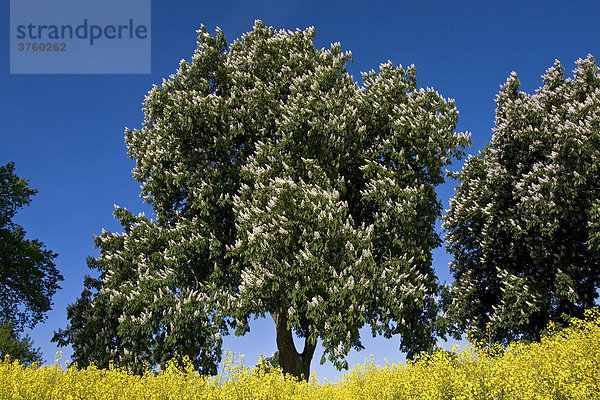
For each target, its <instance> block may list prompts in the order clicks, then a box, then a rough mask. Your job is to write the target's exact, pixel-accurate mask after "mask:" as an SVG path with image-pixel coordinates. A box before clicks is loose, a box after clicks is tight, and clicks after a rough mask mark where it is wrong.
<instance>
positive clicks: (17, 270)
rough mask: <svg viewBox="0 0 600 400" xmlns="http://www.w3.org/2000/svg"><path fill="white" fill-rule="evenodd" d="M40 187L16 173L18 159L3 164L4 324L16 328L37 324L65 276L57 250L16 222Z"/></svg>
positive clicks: (0, 258) (0, 256)
mask: <svg viewBox="0 0 600 400" xmlns="http://www.w3.org/2000/svg"><path fill="white" fill-rule="evenodd" d="M35 193H37V190H35V189H32V188H30V187H29V186H28V184H27V180H25V179H23V178H19V177H18V176H17V175H15V173H14V163H12V162H11V163H8V164H6V165H4V166H0V324H4V323H6V322H10V323H11V324H12V326H13V327H14V329H17V330H22V329H23V328H24V327H33V326H34V325H35V324H37V323H38V322H40V321H42V320H43V319H44V318H45V315H44V314H45V313H46V312H47V311H49V310H50V309H51V306H52V302H51V299H52V296H53V295H54V293H55V292H56V290H57V289H60V286H59V285H58V283H57V282H58V281H61V280H63V277H62V276H61V275H60V274H59V272H58V270H57V269H56V266H55V264H54V261H53V260H54V258H56V256H57V255H56V254H54V253H53V252H51V251H50V250H46V249H45V248H44V243H42V242H40V241H38V240H35V239H34V240H29V239H25V233H26V232H25V230H24V229H23V228H22V227H20V226H19V225H17V224H15V223H14V222H12V219H13V217H14V216H15V214H16V212H17V210H18V209H19V208H21V207H24V206H26V205H28V204H29V203H30V202H31V197H32V196H33V195H34V194H35Z"/></svg>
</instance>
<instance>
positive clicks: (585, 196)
mask: <svg viewBox="0 0 600 400" xmlns="http://www.w3.org/2000/svg"><path fill="white" fill-rule="evenodd" d="M576 64H577V68H576V69H575V71H574V77H573V78H572V79H571V78H569V79H565V76H564V68H563V66H562V65H561V64H560V63H559V62H558V61H556V63H555V64H554V66H553V67H552V68H550V69H548V70H547V72H546V74H545V75H544V76H543V81H544V85H543V86H542V87H541V88H539V89H538V90H537V91H536V93H535V94H533V95H528V94H526V93H523V92H521V91H519V87H520V82H519V80H518V78H517V75H516V74H515V73H513V74H512V75H511V76H510V77H509V78H508V80H507V82H506V84H505V85H504V86H502V89H501V91H500V93H499V94H498V96H497V98H496V104H497V109H496V127H495V128H494V130H493V137H492V139H491V142H490V143H489V144H488V145H487V146H486V148H485V149H484V150H483V151H482V152H480V153H479V154H478V155H477V156H475V157H470V158H469V159H468V160H467V162H466V164H465V166H464V168H463V170H462V173H461V174H460V186H458V188H457V189H456V193H455V196H454V199H452V200H451V202H450V210H449V212H448V213H447V215H446V216H445V222H444V227H445V230H446V232H447V236H446V240H447V242H448V249H449V251H450V252H451V253H452V254H453V255H454V261H453V262H452V264H451V270H452V273H453V275H454V278H455V282H454V283H453V284H452V287H451V296H452V298H453V300H452V304H451V307H450V311H451V314H452V315H454V317H455V318H456V319H457V320H458V321H459V322H460V325H461V326H462V327H463V328H468V329H470V330H471V331H472V332H473V333H474V335H475V336H476V337H479V338H483V337H485V336H486V335H487V334H486V325H487V324H488V323H491V324H492V325H491V328H492V331H493V339H494V340H495V341H500V342H508V341H511V340H517V339H529V340H535V339H537V338H539V335H540V333H541V332H542V331H543V329H544V328H545V327H546V326H547V324H548V322H549V321H550V320H553V321H556V322H557V323H559V324H560V323H561V322H562V323H563V324H564V323H565V322H566V321H567V320H568V319H569V318H570V317H574V316H577V317H581V316H582V315H583V310H584V309H585V308H590V307H592V306H593V305H594V300H595V299H596V298H597V297H598V294H597V290H598V287H599V285H600V248H599V244H600V235H599V227H600V73H599V69H598V67H597V66H596V61H595V59H594V58H593V57H592V56H588V57H587V58H586V59H585V60H581V59H580V60H578V61H577V63H576ZM488 333H489V332H488Z"/></svg>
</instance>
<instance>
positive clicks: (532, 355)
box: [0, 310, 600, 400]
mask: <svg viewBox="0 0 600 400" xmlns="http://www.w3.org/2000/svg"><path fill="white" fill-rule="evenodd" d="M0 399H53V400H62V399H86V400H87V399H89V400H93V399H103V400H108V399H111V400H112V399H131V400H135V399H148V400H150V399H156V400H158V399H215V400H221V399H223V400H225V399H315V400H317V399H323V400H337V399H340V400H342V399H343V400H347V399H469V400H471V399H582V400H583V399H585V400H589V399H600V313H599V312H598V310H589V311H588V312H586V318H585V319H583V320H580V319H573V320H572V321H571V323H570V326H569V327H568V328H566V329H564V330H562V331H558V332H557V331H552V330H551V333H550V334H549V335H547V336H546V337H544V338H543V339H542V340H541V341H540V342H539V343H532V344H528V345H525V344H522V343H516V344H513V345H511V346H509V347H508V348H507V349H501V348H493V347H492V348H490V347H489V346H485V344H481V343H479V344H478V343H475V344H471V345H470V346H468V347H467V348H465V349H462V350H460V349H453V351H451V352H449V351H438V352H436V353H434V354H433V355H430V356H426V355H424V356H422V357H421V358H420V359H419V360H417V361H415V362H408V363H407V364H401V365H396V364H392V365H385V366H376V365H374V363H372V362H371V363H366V364H364V365H357V366H355V367H354V368H353V369H352V370H351V371H349V373H348V374H347V375H345V377H344V378H343V379H341V380H339V381H337V382H335V383H325V384H320V383H319V382H318V381H317V379H316V378H315V376H314V375H313V376H312V378H311V379H310V381H309V382H308V383H305V382H297V381H294V380H293V379H292V378H291V377H289V376H283V375H282V374H281V373H280V372H278V371H271V372H266V371H265V369H264V368H261V367H255V368H248V367H245V366H244V365H243V356H242V357H234V356H233V355H231V354H229V353H227V357H226V359H225V362H224V366H223V372H222V373H221V374H219V375H217V376H216V377H204V376H199V375H198V374H197V373H196V372H195V371H193V370H192V368H191V367H190V364H189V363H188V364H187V365H184V366H178V365H177V364H176V363H174V362H171V363H169V364H168V365H167V366H166V367H165V368H164V370H162V371H160V372H159V373H153V372H150V371H148V372H146V374H144V375H143V376H135V375H132V374H129V373H128V372H127V371H126V370H124V369H122V368H117V367H114V366H113V367H111V368H109V369H106V370H101V369H97V368H95V367H93V366H90V367H88V368H86V369H80V370H78V369H77V368H76V366H73V365H71V366H69V367H68V368H66V369H63V368H61V367H60V366H59V365H58V364H57V363H55V364H54V365H52V366H49V367H40V366H38V365H32V366H24V365H22V364H20V363H19V362H18V361H10V359H9V358H8V357H7V358H6V359H5V360H4V361H3V362H2V363H1V364H0Z"/></svg>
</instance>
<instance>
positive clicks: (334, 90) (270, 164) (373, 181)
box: [56, 21, 469, 379]
mask: <svg viewBox="0 0 600 400" xmlns="http://www.w3.org/2000/svg"><path fill="white" fill-rule="evenodd" d="M198 34H199V36H198V38H199V41H198V49H197V50H196V52H195V53H194V55H193V57H192V59H191V61H189V62H188V61H181V63H180V67H179V69H178V71H177V72H176V73H175V74H173V75H171V76H170V77H169V79H168V80H164V81H163V83H162V85H161V86H155V87H154V88H153V89H152V90H151V91H150V92H149V94H148V96H147V97H146V99H145V103H144V104H145V107H144V112H145V119H144V123H143V126H142V127H141V129H139V130H127V131H126V142H127V145H128V148H129V155H130V157H132V158H134V159H135V161H136V167H135V169H134V170H133V175H134V177H135V179H137V180H138V181H139V182H141V184H142V195H143V196H144V198H145V201H146V202H148V203H149V204H151V205H152V207H153V209H154V213H155V215H156V219H155V220H149V219H146V218H145V217H143V216H138V217H135V216H133V215H132V214H131V213H129V212H128V211H126V210H121V209H117V211H116V215H117V217H118V218H119V219H120V220H121V223H122V224H123V225H124V227H125V232H124V233H122V234H117V233H108V232H105V233H103V234H102V235H101V236H99V237H98V238H97V239H96V244H97V245H98V246H99V247H100V256H99V258H97V259H93V260H91V261H90V262H91V265H92V266H94V267H96V268H98V270H99V271H100V277H99V278H98V279H97V280H91V278H90V280H89V285H88V286H89V288H88V289H86V290H87V292H85V293H84V294H83V295H82V297H81V298H80V299H79V301H78V303H76V304H75V305H73V306H72V308H71V309H70V314H69V317H70V319H71V325H70V326H69V327H68V328H67V330H66V331H62V332H59V334H57V338H56V339H57V340H62V343H64V344H67V343H73V345H74V350H75V357H78V358H79V359H80V360H82V359H83V358H84V356H86V357H88V356H89V355H90V354H95V356H94V357H104V355H101V354H106V351H108V352H111V354H112V355H113V356H114V357H117V358H118V360H119V361H121V362H122V363H125V364H128V365H131V364H132V363H135V362H143V361H148V360H151V361H156V362H158V361H162V360H165V359H166V358H168V357H172V356H174V357H182V356H184V355H187V356H189V357H190V358H191V359H192V360H193V361H194V362H195V363H196V365H200V366H203V368H204V369H205V370H206V371H207V372H214V366H215V363H216V362H217V361H218V359H219V355H220V352H219V350H220V344H221V342H220V340H221V339H220V337H221V335H222V334H224V333H227V332H228V329H232V328H233V329H235V331H236V334H240V335H241V334H244V333H245V332H247V331H248V330H249V325H248V321H249V319H250V318H252V317H255V318H257V317H264V316H267V315H269V316H270V317H272V318H273V320H274V321H275V326H276V333H277V347H278V358H279V363H280V365H281V367H282V368H283V371H284V372H287V373H291V374H293V375H295V376H297V377H300V376H304V378H305V379H307V378H308V376H309V371H310V362H311V360H312V358H313V355H314V351H315V347H316V344H317V342H318V341H319V340H321V341H322V343H323V347H324V349H325V353H324V354H323V357H322V359H321V361H322V362H325V361H326V360H327V359H329V360H330V361H332V362H333V363H335V365H336V366H338V367H339V368H341V367H346V366H347V363H345V362H344V357H345V355H347V354H348V352H349V351H350V349H351V348H361V347H362V346H361V341H360V335H359V329H360V328H361V327H363V326H364V325H366V324H369V325H370V326H371V327H372V333H373V335H375V334H382V335H385V336H386V337H390V336H391V335H394V334H400V337H401V339H400V348H401V349H402V350H404V351H406V352H408V353H409V357H410V356H413V355H414V354H416V353H418V352H420V351H423V350H429V349H431V348H432V347H433V345H434V344H435V338H436V336H437V335H439V334H443V333H444V332H445V330H446V326H445V325H444V320H443V319H442V318H440V317H439V304H438V302H437V300H436V299H437V295H438V294H439V289H440V288H439V285H438V282H437V279H436V277H435V275H434V272H433V269H432V267H431V258H432V256H431V250H432V249H433V248H435V247H437V246H439V244H440V239H439V237H438V235H437V234H436V232H435V230H434V225H435V221H436V218H437V217H439V216H440V212H441V206H440V202H439V201H438V199H437V197H436V193H435V190H434V189H435V187H436V186H437V185H438V184H440V183H442V182H443V180H444V173H443V172H442V171H443V169H444V167H445V166H447V165H448V164H450V162H451V160H452V159H453V158H455V157H461V156H462V150H463V148H464V147H465V146H466V145H467V144H468V142H469V138H468V136H467V135H465V134H459V133H456V132H455V126H456V123H457V119H458V111H457V110H456V108H455V106H454V103H453V101H451V100H446V99H444V98H443V97H441V96H440V95H439V94H438V93H437V92H435V91H433V90H432V89H428V90H423V89H420V90H418V89H417V86H416V78H415V74H416V70H415V68H414V67H410V68H408V69H406V70H405V69H403V68H402V67H395V66H394V65H392V64H391V63H387V64H383V65H381V66H380V69H379V72H375V71H371V72H369V73H366V74H363V77H362V78H363V83H364V85H363V86H359V85H358V84H356V83H355V82H354V81H353V78H352V77H351V76H350V75H349V74H348V72H347V70H346V64H347V62H348V61H351V60H352V57H351V55H350V54H349V53H344V52H343V51H342V49H341V46H340V45H339V44H333V45H332V46H331V47H330V48H329V49H328V50H324V49H320V50H319V49H316V48H315V46H314V44H313V38H314V35H315V30H314V29H313V28H309V29H306V30H304V31H301V30H297V31H295V32H289V31H276V30H275V29H273V28H270V27H266V26H265V25H264V24H263V23H262V22H260V21H257V22H256V23H255V26H254V29H253V30H252V31H251V32H249V33H247V34H246V35H244V36H243V37H242V38H241V39H239V40H236V41H235V42H233V43H232V44H231V45H229V46H228V45H227V42H226V41H225V37H224V35H223V33H222V32H221V31H220V30H217V31H216V34H215V36H211V35H210V34H208V33H207V32H206V29H205V28H204V27H202V28H201V29H200V30H199V31H198ZM92 289H93V290H92ZM105 320H106V321H110V325H109V326H107V327H106V328H105V331H104V332H102V328H101V326H103V325H102V321H105ZM104 326H106V325H104ZM96 334H97V335H98V338H96V337H95V335H96ZM294 334H296V335H297V336H298V337H299V338H301V339H303V340H304V347H303V349H296V347H295V345H294V341H293V335H294ZM92 352H94V353H92ZM94 357H91V358H88V359H89V360H94Z"/></svg>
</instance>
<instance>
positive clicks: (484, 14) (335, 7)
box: [0, 0, 600, 380]
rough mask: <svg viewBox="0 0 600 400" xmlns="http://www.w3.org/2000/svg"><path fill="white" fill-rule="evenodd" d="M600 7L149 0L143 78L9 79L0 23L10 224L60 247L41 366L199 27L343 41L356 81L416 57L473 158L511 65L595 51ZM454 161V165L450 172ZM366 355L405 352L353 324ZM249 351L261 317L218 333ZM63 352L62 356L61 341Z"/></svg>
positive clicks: (259, 336)
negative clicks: (243, 328) (163, 87)
mask: <svg viewBox="0 0 600 400" xmlns="http://www.w3.org/2000/svg"><path fill="white" fill-rule="evenodd" d="M599 16H600V2H598V1H597V0H596V1H572V2H558V1H502V2H485V1H453V2H447V1H444V2H442V1H387V2H383V1H382V2H377V1H374V2H368V3H367V2H351V1H334V2H317V1H282V2H275V1H255V2H251V1H237V2H234V1H222V2H214V1H213V2H203V1H167V0H154V1H152V23H151V38H152V39H151V40H152V44H151V45H152V53H151V54H152V57H151V71H152V73H151V74H140V75H135V74H130V75H86V74H79V75H11V74H10V73H9V71H10V69H9V49H8V47H9V29H7V28H5V29H3V30H1V31H0V41H1V43H3V46H5V47H3V51H2V52H0V110H2V111H1V112H0V127H1V128H0V164H2V165H4V164H6V163H7V162H9V161H14V162H15V163H16V173H17V174H18V175H19V176H21V177H25V178H27V179H29V181H30V186H31V187H34V188H36V189H38V190H39V193H38V194H37V195H36V196H35V197H34V199H33V202H32V203H31V205H30V206H28V207H26V208H24V209H22V210H21V211H20V212H19V213H18V214H17V216H16V218H15V222H17V223H18V224H20V225H21V226H23V227H24V229H25V230H26V231H27V232H28V236H27V237H28V238H30V239H33V238H37V239H40V240H41V241H43V242H44V243H45V244H46V247H47V248H48V249H51V250H53V251H54V252H56V253H58V254H59V256H58V257H57V259H56V264H57V267H58V269H59V270H60V272H61V273H62V275H63V276H64V277H65V280H64V282H62V289H61V290H59V291H58V292H57V293H56V295H55V296H54V298H53V301H54V306H53V310H52V311H51V312H49V313H48V319H47V320H46V322H45V323H40V324H38V325H37V326H36V327H35V328H34V329H33V330H30V331H27V333H29V335H30V336H31V337H32V338H33V340H34V343H35V346H36V347H41V349H42V351H43V354H44V358H45V360H46V362H52V361H53V359H54V355H55V353H56V351H57V350H58V348H57V347H56V346H55V344H54V343H50V338H51V337H52V335H53V332H54V331H55V330H58V329H59V328H64V327H65V326H66V325H67V319H66V306H67V304H69V303H72V302H74V301H75V299H76V298H77V297H78V296H79V294H80V292H81V289H82V285H83V276H84V274H88V273H90V271H89V270H88V269H87V267H86V263H85V258H86V256H88V255H92V256H95V255H96V254H97V250H96V249H94V248H93V245H92V238H93V235H95V234H99V233H100V232H101V231H102V228H105V229H106V230H113V231H116V230H118V229H119V226H118V224H117V223H116V222H115V220H114V219H113V217H112V212H113V209H114V207H113V204H117V205H119V206H122V207H126V208H128V209H130V210H132V211H134V212H139V211H146V213H147V214H149V209H148V208H147V206H146V205H144V204H143V203H142V201H141V199H140V198H139V197H138V195H139V184H138V183H137V182H135V181H134V180H133V179H132V178H131V169H132V167H133V161H132V160H130V159H128V158H127V155H126V147H125V143H124V140H123V136H124V133H123V132H124V129H125V127H129V128H132V129H133V128H136V127H139V126H140V124H141V122H142V119H143V115H142V111H141V107H142V100H143V98H144V96H145V94H146V93H147V92H148V90H150V88H151V87H152V85H153V84H160V82H161V81H162V79H163V78H165V77H167V76H168V75H169V74H171V73H174V72H175V70H176V68H177V66H178V63H179V60H181V59H183V58H185V59H189V58H190V57H191V55H192V53H193V51H194V49H195V47H196V33H195V31H196V29H198V28H199V27H200V24H204V25H206V27H207V28H208V30H209V32H214V29H215V27H216V26H219V27H220V28H221V29H222V30H223V31H224V33H225V35H226V37H227V40H228V42H230V43H231V42H232V41H233V40H234V39H236V38H239V37H240V35H242V34H243V33H245V32H247V31H249V30H251V29H252V26H253V23H254V20H256V19H261V20H263V22H265V23H266V24H267V25H270V26H274V27H275V28H277V29H282V28H283V29H290V30H295V29H296V28H301V29H304V28H306V27H308V26H314V27H315V29H316V32H317V35H316V38H315V45H316V46H317V47H318V48H321V47H329V45H330V44H331V43H332V42H340V43H341V45H342V48H343V49H344V50H350V51H351V52H352V54H353V56H354V58H355V62H354V63H352V64H350V65H348V69H349V72H350V73H351V74H352V75H353V76H354V78H355V80H359V79H360V72H361V71H368V70H370V69H373V68H374V69H377V68H378V66H379V64H381V63H384V62H386V61H388V60H391V61H392V62H393V63H394V64H396V65H398V64H402V65H404V66H407V65H410V64H415V66H416V68H417V70H418V74H417V82H418V85H419V87H433V88H435V89H436V90H437V91H438V92H439V93H440V94H442V95H443V96H444V97H450V98H454V99H455V100H456V104H457V108H458V110H459V111H460V120H459V124H458V128H457V130H458V131H469V132H471V133H472V141H473V146H472V147H470V148H469V149H468V150H467V152H468V153H470V154H476V153H477V152H478V151H479V150H480V149H481V148H482V147H483V146H484V144H485V143H487V142H488V141H489V140H490V138H491V134H492V132H491V128H492V127H493V126H494V110H495V104H494V97H495V96H496V94H497V93H498V90H499V85H501V84H503V83H504V82H505V81H506V79H507V77H508V76H509V75H510V73H511V71H516V72H517V74H518V76H519V79H520V80H521V83H522V90H524V91H526V92H528V93H531V92H533V91H534V90H535V89H536V88H538V87H539V86H540V85H541V84H542V82H541V78H540V75H542V74H543V73H544V72H545V70H546V69H547V68H549V67H550V66H552V64H553V63H554V60H555V59H559V60H560V61H561V62H562V63H563V65H564V66H565V68H566V70H567V73H568V74H569V75H570V74H571V71H572V70H573V69H574V68H575V64H574V61H575V60H577V59H578V58H585V57H586V56H587V55H588V54H592V55H593V56H595V57H600V23H599ZM0 21H1V22H2V25H3V26H6V27H7V26H9V1H7V0H4V1H2V5H1V6H0ZM460 165H461V164H460V163H457V164H455V165H454V166H453V168H452V169H458V168H460ZM453 187H454V184H453V183H452V182H449V183H446V184H444V185H442V186H440V188H439V190H438V193H439V195H440V198H441V199H442V200H443V203H444V207H445V208H447V207H448V200H449V198H450V197H451V196H452V194H453ZM449 261H450V259H449V257H448V256H447V255H446V254H445V252H444V250H443V248H441V249H438V250H436V252H435V257H434V267H435V270H436V272H437V274H438V277H439V279H440V280H441V281H442V282H443V281H450V280H451V277H450V273H449V269H448V262H449ZM363 338H364V340H363V344H364V345H365V350H363V351H361V352H352V353H351V355H350V356H349V357H348V361H349V363H350V364H351V365H352V364H353V363H357V362H360V363H362V361H363V360H364V358H365V357H368V356H369V355H371V354H373V356H374V359H375V362H376V363H378V364H383V362H384V358H388V359H389V361H390V362H397V361H402V360H404V356H403V354H402V353H400V352H399V351H398V345H399V339H398V338H392V339H390V340H386V339H383V338H376V339H372V338H371V337H370V334H369V332H368V330H364V331H363ZM227 348H229V349H231V350H232V351H234V352H241V353H244V354H245V355H246V359H247V363H248V364H254V363H255V362H256V361H257V360H258V356H259V355H260V354H261V353H262V354H266V355H270V354H271V353H273V352H274V351H275V350H276V344H275V329H274V324H273V322H272V320H270V319H264V320H257V321H254V322H253V323H251V332H250V333H248V334H246V335H245V336H243V337H226V338H225V343H224V349H227ZM62 351H63V353H64V359H68V358H69V355H70V354H71V350H70V349H69V348H63V349H62ZM321 353H322V350H321V349H320V348H318V349H317V352H316V353H315V359H314V360H313V364H312V368H313V370H315V371H316V373H317V377H318V378H319V379H323V378H328V379H329V380H334V379H335V378H337V377H339V376H341V373H339V372H337V371H336V370H335V368H334V367H333V366H332V365H331V364H330V363H326V364H325V365H319V362H318V361H319V359H320V358H321Z"/></svg>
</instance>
